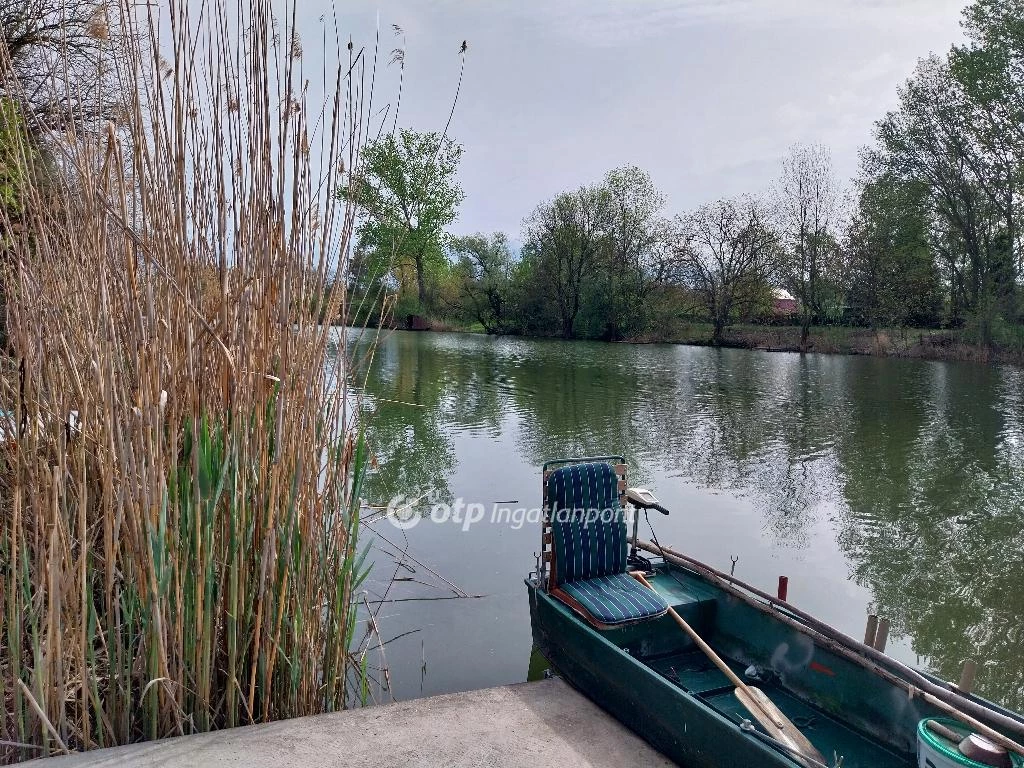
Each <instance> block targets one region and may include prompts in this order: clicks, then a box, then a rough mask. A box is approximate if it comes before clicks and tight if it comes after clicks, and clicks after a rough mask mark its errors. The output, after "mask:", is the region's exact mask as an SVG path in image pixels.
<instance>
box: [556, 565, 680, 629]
mask: <svg viewBox="0 0 1024 768" xmlns="http://www.w3.org/2000/svg"><path fill="white" fill-rule="evenodd" d="M561 591H562V592H564V593H565V594H566V595H568V596H569V597H571V598H572V599H573V600H575V601H576V602H577V603H579V604H580V605H581V606H582V607H583V608H585V609H586V611H587V613H589V614H590V615H591V616H593V617H594V618H595V619H597V620H598V621H599V622H601V623H602V624H628V623H630V622H634V621H640V620H641V619H652V618H654V617H656V616H661V615H662V614H664V613H665V612H666V611H668V603H666V602H665V600H664V599H663V598H662V597H661V595H659V594H658V593H657V592H654V591H653V590H650V589H648V588H647V587H645V586H644V585H642V584H640V583H639V582H637V581H636V580H635V579H633V578H632V577H630V576H627V575H626V574H624V573H616V574H610V575H608V576H597V577H595V578H593V579H584V580H582V581H569V582H565V583H564V584H562V586H561Z"/></svg>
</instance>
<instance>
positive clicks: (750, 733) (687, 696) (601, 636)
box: [524, 579, 803, 768]
mask: <svg viewBox="0 0 1024 768" xmlns="http://www.w3.org/2000/svg"><path fill="white" fill-rule="evenodd" d="M524 581H525V583H526V586H527V588H528V589H529V590H530V592H531V599H538V600H539V599H543V600H544V601H545V602H546V603H547V604H548V605H549V606H550V607H551V608H552V609H553V610H555V611H556V612H557V613H558V614H559V615H561V616H562V617H563V618H564V619H566V620H568V621H570V622H571V623H572V625H573V626H575V627H576V628H577V629H578V630H582V631H584V632H585V633H586V634H587V635H588V636H589V637H590V638H592V639H596V640H598V642H599V644H600V645H602V646H606V647H607V649H608V650H609V651H611V652H612V653H613V654H616V655H617V656H618V657H620V658H622V659H624V660H625V661H626V662H627V664H628V665H629V668H631V669H633V670H635V671H636V672H639V673H640V674H642V675H643V676H644V677H645V678H646V679H647V680H648V681H649V682H650V683H653V684H655V685H657V686H658V687H659V688H661V689H662V690H663V691H664V692H665V693H667V694H668V695H670V696H672V697H673V698H675V699H677V700H679V701H684V702H686V703H687V705H688V706H690V707H693V708H696V709H699V710H700V711H701V712H702V713H703V714H704V715H705V716H709V717H711V718H712V719H714V720H716V721H717V722H718V723H719V724H720V725H721V726H724V727H725V728H728V729H729V730H731V731H734V732H735V733H736V734H737V735H741V736H742V737H743V740H744V741H745V742H747V743H748V744H749V745H751V746H753V747H755V748H757V749H759V750H762V751H763V753H764V754H768V755H771V756H772V757H775V758H778V759H781V760H785V761H786V765H789V766H796V767H797V768H800V767H801V766H802V765H803V764H802V763H801V762H799V761H798V760H797V758H795V757H794V756H793V755H791V754H790V753H789V752H788V751H786V749H785V748H784V746H783V745H781V744H775V743H774V741H773V740H771V737H766V736H765V735H764V734H759V733H758V732H757V731H756V730H754V729H750V730H748V729H746V728H744V727H743V723H742V722H739V723H738V722H736V721H735V720H733V719H732V718H731V717H729V716H728V715H727V714H725V713H724V712H722V711H721V710H720V709H718V708H717V707H715V706H714V704H712V703H711V702H710V701H708V700H707V699H705V698H704V696H703V695H701V694H699V693H695V692H693V691H690V690H687V689H685V688H683V687H681V686H680V685H678V684H676V683H674V682H672V681H671V680H670V679H668V678H667V677H665V675H663V674H661V673H659V672H658V671H657V670H655V669H654V668H653V667H651V666H649V665H648V664H646V663H644V661H642V660H641V659H638V658H636V657H635V656H633V655H632V654H630V653H629V652H628V651H627V650H626V649H625V648H623V647H622V646H619V645H617V644H615V643H613V642H612V641H611V640H609V639H608V638H607V637H606V636H605V633H603V632H602V631H601V630H598V629H596V628H594V627H592V626H590V625H589V624H587V623H586V622H585V621H583V620H582V619H580V617H579V616H577V615H576V614H575V613H574V612H573V611H572V610H571V609H570V608H569V607H568V606H566V605H565V604H564V603H562V602H561V601H560V600H558V598H557V597H555V596H553V595H551V594H550V593H549V592H547V591H546V590H544V588H543V587H542V586H540V584H539V583H538V582H537V581H534V580H532V579H524ZM565 679H566V680H567V682H569V683H570V684H571V685H573V686H574V687H575V683H574V682H573V680H572V678H571V677H567V678H565ZM588 698H591V697H589V696H588ZM596 703H597V704H598V705H599V706H601V707H602V708H604V704H603V703H602V702H600V701H596ZM626 725H627V726H629V725H631V724H630V723H626ZM766 739H768V740H767V741H766Z"/></svg>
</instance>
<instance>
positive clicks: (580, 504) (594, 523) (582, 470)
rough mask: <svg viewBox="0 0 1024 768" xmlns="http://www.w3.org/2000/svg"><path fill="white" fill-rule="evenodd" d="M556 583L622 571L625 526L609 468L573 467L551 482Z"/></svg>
mask: <svg viewBox="0 0 1024 768" xmlns="http://www.w3.org/2000/svg"><path fill="white" fill-rule="evenodd" d="M547 483H548V485H547V500H548V514H549V516H550V521H551V534H552V551H553V555H554V565H555V568H554V574H555V583H556V584H564V583H565V582H570V581H579V580H581V579H594V578H597V577H599V576H607V575H610V574H616V573H624V572H625V570H626V544H627V542H626V523H625V520H624V519H623V515H622V507H621V505H620V504H619V487H618V477H617V476H616V474H615V469H614V468H613V467H612V465H611V464H609V463H607V462H604V461H600V462H593V463H589V464H573V465H571V466H567V467H561V468H560V469H557V470H555V471H554V472H552V473H551V474H550V475H549V477H548V481H547Z"/></svg>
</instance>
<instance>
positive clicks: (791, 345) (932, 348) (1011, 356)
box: [396, 320, 1024, 365]
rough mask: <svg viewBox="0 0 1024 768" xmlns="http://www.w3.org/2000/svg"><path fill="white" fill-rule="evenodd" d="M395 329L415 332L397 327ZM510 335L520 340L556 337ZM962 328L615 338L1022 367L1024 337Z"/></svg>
mask: <svg viewBox="0 0 1024 768" xmlns="http://www.w3.org/2000/svg"><path fill="white" fill-rule="evenodd" d="M425 325H426V327H421V328H417V329H415V330H416V331H419V332H429V331H436V332H447V333H473V334H484V333H485V331H484V330H483V329H482V328H480V327H479V326H476V327H459V326H457V325H454V326H453V325H449V324H447V323H444V322H440V321H433V320H430V321H426V323H425ZM396 330H413V329H407V328H402V327H400V326H398V327H396ZM495 335H509V336H513V337H518V338H554V339H555V340H558V338H559V337H534V336H519V335H518V334H495ZM965 336H966V334H965V332H964V330H962V329H935V328H879V329H870V328H863V327H851V326H815V327H813V328H811V333H810V340H809V341H810V343H809V345H808V348H807V349H806V350H801V348H800V328H799V327H798V326H793V325H755V324H749V325H746V324H744V325H735V326H732V327H730V328H729V329H727V330H726V332H725V338H724V339H723V340H722V342H721V343H720V344H718V345H715V344H714V343H713V341H712V327H711V325H710V324H708V323H692V324H686V325H682V326H680V327H679V328H678V329H675V331H674V332H673V333H668V334H665V335H662V336H647V337H637V338H625V339H617V340H612V341H611V343H618V344H682V345H686V346H697V347H711V346H719V347H721V348H727V349H751V350H759V351H762V352H801V351H804V352H808V353H817V354H828V355H867V356H872V357H893V358H908V359H918V360H939V361H961V362H973V363H995V364H1010V365H1024V341H1016V343H1013V344H1010V345H1005V346H995V347H993V348H986V347H985V346H983V345H980V344H973V343H971V342H969V341H968V340H967V339H966V338H965ZM572 340H573V341H608V340H604V339H572Z"/></svg>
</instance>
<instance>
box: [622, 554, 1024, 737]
mask: <svg viewBox="0 0 1024 768" xmlns="http://www.w3.org/2000/svg"><path fill="white" fill-rule="evenodd" d="M631 541H632V539H631ZM636 546H637V548H638V549H643V550H644V551H646V552H649V553H650V554H653V555H657V556H659V557H661V558H662V560H663V561H664V562H665V563H666V565H669V564H671V565H673V566H675V567H676V568H679V569H681V570H683V571H685V572H686V573H688V574H691V575H693V576H695V577H697V578H699V579H700V580H701V581H703V582H704V583H706V584H708V585H709V586H711V587H713V588H716V589H721V590H723V591H725V592H726V593H728V594H731V595H733V596H735V597H737V598H739V599H740V600H742V601H743V602H744V603H746V604H747V605H749V606H751V607H753V608H755V609H757V610H758V611H760V612H761V613H763V614H765V615H767V616H769V617H772V618H775V619H777V620H778V621H780V622H782V623H783V624H785V625H786V626H788V627H790V628H792V629H795V630H797V631H798V632H800V633H802V634H804V635H806V636H807V637H808V638H809V639H810V640H811V641H812V642H813V643H814V644H815V645H816V646H818V647H820V648H822V649H823V650H826V651H828V652H831V653H836V654H838V655H840V656H842V657H844V658H845V659H847V660H848V661H852V662H854V663H855V664H858V665H859V666H861V667H863V668H864V669H865V670H866V671H868V672H869V673H871V674H874V675H877V676H878V677H880V678H881V679H883V680H885V681H886V682H888V683H889V684H891V685H896V686H898V687H901V688H909V689H911V691H910V692H911V695H913V694H914V691H917V693H918V694H931V695H932V696H934V698H936V699H940V700H941V701H943V703H945V704H946V705H947V706H951V707H959V708H960V709H962V710H966V712H965V714H967V715H969V716H972V717H974V718H976V719H977V720H979V721H981V722H982V723H983V724H984V725H986V726H988V727H990V728H992V729H994V730H998V729H1000V728H1001V729H1003V730H1008V731H1010V732H1011V733H1015V734H1016V735H1017V737H1018V738H1021V737H1024V715H1021V714H1020V713H1017V712H1014V711H1013V710H1010V709H1007V708H1005V707H1002V706H1000V705H999V704H996V703H995V702H992V701H989V700H987V699H985V698H983V697H981V696H975V695H973V694H968V695H967V696H964V695H963V694H962V693H961V692H960V691H959V690H956V689H955V688H953V687H952V685H951V684H950V683H948V682H947V681H944V680H942V679H941V678H937V677H935V676H934V675H930V674H928V673H925V672H922V671H921V670H917V669H914V668H913V667H910V666H908V665H906V664H903V663H902V662H900V661H898V660H896V659H893V658H892V657H890V656H886V655H885V654H884V653H882V652H881V651H878V650H877V649H874V648H871V647H870V646H867V645H865V644H864V643H861V642H860V641H858V640H856V639H854V638H852V637H850V636H849V635H847V634H845V633H843V632H840V631H839V630H838V629H836V628H835V627H832V626H831V625H829V624H826V623H825V622H823V621H821V620H819V619H816V618H814V617H813V616H811V615H810V614H807V613H806V612H804V611H801V610H800V609H799V608H797V607H796V606H793V605H791V604H790V603H788V602H786V601H785V600H780V599H778V598H776V597H772V596H771V595H769V594H768V593H766V592H764V591H763V590H760V589H758V588H757V587H754V586H752V585H750V584H747V583H745V582H743V581H741V580H740V579H737V578H736V577H735V576H728V575H727V574H724V573H722V572H721V571H718V570H717V569H715V568H713V567H712V566H709V565H706V564H705V563H701V562H700V561H699V560H695V559H693V558H690V557H687V556H685V555H682V554H680V553H678V552H674V551H673V550H671V549H670V548H667V547H662V546H660V545H657V546H656V545H654V544H652V543H651V542H648V541H644V540H642V539H638V540H637V542H636ZM666 555H668V556H669V557H666ZM747 592H749V593H751V594H747ZM752 595H753V596H752ZM755 597H757V598H760V600H758V599H755ZM762 600H763V601H764V602H761V601H762ZM823 630H827V631H828V632H830V633H831V634H826V632H825V631H823ZM869 652H870V653H869ZM882 664H885V665H886V667H890V668H885V667H883V666H882ZM893 667H894V668H895V669H893ZM907 677H910V678H920V680H919V681H915V680H908V679H906V678H907ZM929 688H931V689H933V690H937V691H939V692H941V693H942V696H939V695H936V694H935V693H934V692H933V691H930V690H929ZM946 698H948V699H952V700H953V701H945V699H946ZM986 720H987V721H988V722H986Z"/></svg>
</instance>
